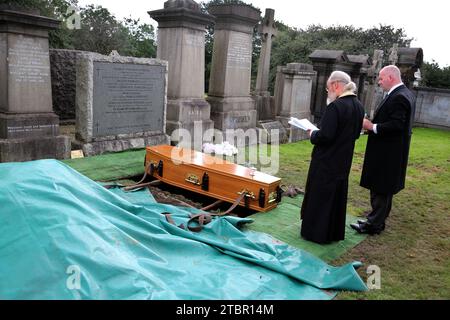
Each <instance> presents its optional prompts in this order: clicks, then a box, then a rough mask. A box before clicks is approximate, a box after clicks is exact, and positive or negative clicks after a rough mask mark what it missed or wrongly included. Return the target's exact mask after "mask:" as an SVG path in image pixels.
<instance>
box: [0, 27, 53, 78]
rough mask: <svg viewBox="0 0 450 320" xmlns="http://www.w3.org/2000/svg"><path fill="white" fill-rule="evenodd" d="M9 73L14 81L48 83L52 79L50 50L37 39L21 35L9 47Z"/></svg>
mask: <svg viewBox="0 0 450 320" xmlns="http://www.w3.org/2000/svg"><path fill="white" fill-rule="evenodd" d="M8 61H9V75H10V76H11V79H12V81H14V82H16V83H26V84H46V83H47V82H49V81H50V64H49V56H48V50H46V48H43V47H42V43H40V42H39V41H38V40H37V39H33V38H27V37H24V36H20V41H16V42H13V43H12V44H11V47H9V49H8Z"/></svg>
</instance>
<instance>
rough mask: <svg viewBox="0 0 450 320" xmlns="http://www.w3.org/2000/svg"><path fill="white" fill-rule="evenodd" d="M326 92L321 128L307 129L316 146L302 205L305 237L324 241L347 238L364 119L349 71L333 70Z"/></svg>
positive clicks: (315, 240)
mask: <svg viewBox="0 0 450 320" xmlns="http://www.w3.org/2000/svg"><path fill="white" fill-rule="evenodd" d="M327 91H328V101H327V103H329V104H328V105H327V107H326V110H325V112H324V114H323V116H322V120H321V123H320V130H316V131H308V132H309V134H310V137H311V143H312V144H313V145H314V148H313V151H312V155H311V163H310V167H309V172H308V178H307V182H306V189H305V197H304V199H303V203H302V208H301V219H302V227H301V235H302V237H303V238H304V239H306V240H309V241H313V242H316V243H321V244H324V243H330V242H332V241H339V240H343V239H344V237H345V217H346V209H347V190H348V176H349V173H350V168H351V164H352V159H353V150H354V147H355V141H356V139H358V138H359V137H360V134H361V129H362V124H363V119H364V108H363V106H362V105H361V102H360V101H359V100H358V98H357V96H356V94H355V93H354V92H355V91H356V85H355V84H354V83H353V82H352V81H351V78H350V76H349V75H348V74H346V73H344V72H341V71H335V72H333V73H332V74H331V75H330V77H329V78H328V81H327Z"/></svg>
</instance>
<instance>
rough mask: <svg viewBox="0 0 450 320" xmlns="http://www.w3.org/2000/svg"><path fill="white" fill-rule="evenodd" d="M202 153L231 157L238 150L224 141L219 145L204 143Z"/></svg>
mask: <svg viewBox="0 0 450 320" xmlns="http://www.w3.org/2000/svg"><path fill="white" fill-rule="evenodd" d="M203 152H204V153H209V154H216V155H225V156H228V157H231V156H233V155H235V154H237V153H238V149H237V148H236V147H235V146H233V145H232V144H230V143H229V142H228V141H225V142H223V143H221V144H213V143H205V144H203Z"/></svg>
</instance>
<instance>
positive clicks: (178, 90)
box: [148, 0, 214, 150]
mask: <svg viewBox="0 0 450 320" xmlns="http://www.w3.org/2000/svg"><path fill="white" fill-rule="evenodd" d="M148 13H149V15H150V17H152V18H153V19H154V20H156V21H157V22H158V51H157V58H158V59H161V60H166V61H168V62H169V82H168V91H167V94H168V103H167V133H168V134H169V135H172V141H173V142H174V143H176V142H179V141H180V136H179V135H178V134H177V133H179V131H178V129H186V130H188V131H189V132H190V134H191V137H194V136H199V135H200V139H198V138H196V139H195V141H192V142H193V143H194V147H195V149H197V150H200V149H201V146H202V143H203V141H202V137H203V133H204V132H205V131H206V130H208V129H213V127H214V123H213V121H212V120H211V119H210V113H211V107H210V105H209V104H208V103H207V102H206V100H205V32H206V26H208V25H210V24H213V23H214V17H213V16H211V15H209V14H206V13H202V12H201V8H200V5H199V4H197V3H196V2H195V1H193V0H169V1H166V2H165V3H164V9H161V10H155V11H149V12H148ZM196 128H197V130H194V129H196ZM194 131H200V132H194Z"/></svg>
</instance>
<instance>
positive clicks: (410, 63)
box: [396, 48, 423, 89]
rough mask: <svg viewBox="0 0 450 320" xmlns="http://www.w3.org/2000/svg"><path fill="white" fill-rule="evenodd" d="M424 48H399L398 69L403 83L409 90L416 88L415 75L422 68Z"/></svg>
mask: <svg viewBox="0 0 450 320" xmlns="http://www.w3.org/2000/svg"><path fill="white" fill-rule="evenodd" d="M422 63H423V50H422V48H399V49H398V61H397V64H396V65H397V67H398V68H399V69H400V72H401V73H402V80H403V83H404V84H405V85H406V86H407V87H408V88H409V89H412V88H413V87H414V81H415V79H416V77H415V73H416V72H417V70H419V69H420V68H421V67H422Z"/></svg>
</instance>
